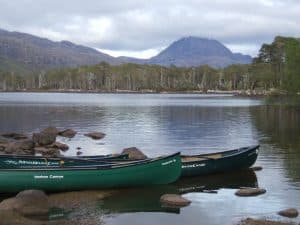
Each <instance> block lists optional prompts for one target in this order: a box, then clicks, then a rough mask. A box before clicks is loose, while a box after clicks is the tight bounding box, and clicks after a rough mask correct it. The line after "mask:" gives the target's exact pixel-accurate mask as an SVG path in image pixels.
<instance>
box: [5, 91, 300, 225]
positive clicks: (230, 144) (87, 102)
mask: <svg viewBox="0 0 300 225" xmlns="http://www.w3.org/2000/svg"><path fill="white" fill-rule="evenodd" d="M49 125H51V126H56V127H58V128H61V129H63V128H72V129H75V130H76V131H78V134H77V135H76V137H75V138H73V139H67V138H60V141H63V142H65V143H67V144H68V145H70V147H71V149H70V150H69V151H68V152H67V154H68V155H75V154H76V151H77V150H76V148H77V147H81V148H82V150H81V151H82V152H83V153H84V154H86V155H91V154H106V153H117V152H120V151H121V150H122V149H123V148H125V147H132V146H136V147H138V148H140V149H141V150H142V151H143V152H144V153H146V154H147V155H148V156H151V157H154V156H158V155H161V154H169V153H174V152H177V151H181V152H183V153H184V154H196V153H207V152H215V151H223V150H227V149H233V148H237V147H241V146H246V145H252V144H257V143H259V144H261V148H260V150H261V151H260V155H259V158H258V161H257V163H256V164H257V165H261V166H263V167H264V169H263V170H262V171H259V172H256V174H255V173H253V172H249V171H245V172H240V173H233V174H227V175H215V176H207V177H196V178H192V179H185V180H182V181H179V182H177V183H175V184H172V185H165V186H161V187H155V188H139V189H128V190H124V191H122V192H121V193H120V194H119V195H115V196H112V197H109V198H107V199H104V200H102V201H99V204H97V206H96V209H95V210H96V213H97V212H98V213H99V214H100V213H101V214H103V213H104V217H103V218H102V219H103V220H104V222H105V223H106V224H109V225H117V224H128V225H129V224H130V225H134V224H145V225H148V224H149V225H150V224H174V225H176V224H178V225H179V224H180V225H181V224H207V225H209V224H234V223H236V222H237V221H238V220H239V219H241V218H245V217H248V216H252V217H258V218H266V217H267V218H275V219H279V218H278V217H277V216H276V212H277V211H278V210H281V209H283V208H286V207H297V208H298V209H300V126H299V125H300V111H299V109H297V108H284V107H278V106H276V107H272V106H266V105H264V103H263V101H262V100H259V99H249V98H238V97H233V96H226V95H223V96H222V95H197V94H193V95H188V94H144V95H143V94H55V93H0V132H6V131H16V132H25V133H31V132H33V131H39V130H41V129H43V128H45V127H47V126H49ZM89 131H101V132H104V133H106V134H107V136H106V137H105V139H103V140H100V141H93V140H90V139H88V138H86V137H84V136H83V134H84V133H85V132H89ZM257 186H259V187H262V188H266V189H267V193H266V194H265V195H262V196H258V197H251V198H239V197H236V196H235V195H234V192H235V191H236V189H237V188H239V187H257ZM203 189H207V190H217V191H218V193H217V194H211V193H210V194H209V193H203V192H202V190H203ZM164 193H181V194H183V195H184V197H186V198H188V199H190V200H191V201H192V204H191V205H190V206H188V207H185V208H182V209H180V210H178V209H168V208H163V207H161V206H160V204H159V202H158V201H159V197H160V195H161V194H164ZM93 213H94V214H95V212H93ZM292 221H297V220H292ZM298 222H299V221H298Z"/></svg>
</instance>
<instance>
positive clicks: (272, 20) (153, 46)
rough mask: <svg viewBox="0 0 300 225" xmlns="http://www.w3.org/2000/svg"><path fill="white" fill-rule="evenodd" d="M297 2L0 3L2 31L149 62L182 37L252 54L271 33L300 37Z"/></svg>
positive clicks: (132, 0) (136, 0)
mask: <svg viewBox="0 0 300 225" xmlns="http://www.w3.org/2000/svg"><path fill="white" fill-rule="evenodd" d="M299 15H300V1H299V0H244V1H240V0H207V1H204V0H148V1H142V0H119V1H117V0H109V1H107V0H84V1H82V0H0V28H2V29H7V30H10V31H21V32H27V33H31V34H34V35H38V36H42V37H46V38H49V39H51V40H56V41H60V40H69V41H72V42H75V43H78V44H83V45H87V46H90V47H93V48H97V49H99V50H103V51H105V52H107V53H110V54H112V55H114V56H119V55H128V56H135V57H142V58H147V57H150V56H153V55H155V54H157V52H158V51H160V50H162V49H163V48H165V47H166V46H168V45H169V44H170V43H171V42H173V41H174V40H177V39H179V38H181V37H183V36H199V37H207V38H213V39H216V40H219V41H221V42H222V43H224V44H225V45H226V46H227V47H229V48H230V49H231V50H233V51H236V52H242V53H245V54H250V55H253V56H254V55H256V54H257V51H258V49H259V47H260V45H261V44H262V43H264V42H271V41H272V40H273V38H274V36H275V35H288V36H298V37H300V16H299Z"/></svg>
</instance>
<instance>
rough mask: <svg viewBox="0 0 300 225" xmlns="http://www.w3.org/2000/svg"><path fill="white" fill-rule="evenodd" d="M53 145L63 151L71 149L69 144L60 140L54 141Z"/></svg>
mask: <svg viewBox="0 0 300 225" xmlns="http://www.w3.org/2000/svg"><path fill="white" fill-rule="evenodd" d="M51 147H54V148H58V149H60V150H62V151H67V150H69V146H68V145H67V144H64V143H60V142H58V141H56V142H54V143H53V144H52V145H51Z"/></svg>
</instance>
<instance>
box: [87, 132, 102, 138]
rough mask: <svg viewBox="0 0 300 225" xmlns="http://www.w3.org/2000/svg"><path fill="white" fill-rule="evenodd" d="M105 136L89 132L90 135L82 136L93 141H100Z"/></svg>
mask: <svg viewBox="0 0 300 225" xmlns="http://www.w3.org/2000/svg"><path fill="white" fill-rule="evenodd" d="M105 135H106V134H104V133H101V132H91V133H87V134H85V135H84V136H87V137H90V138H92V139H94V140H100V139H102V138H104V137H105Z"/></svg>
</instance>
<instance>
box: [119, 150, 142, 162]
mask: <svg viewBox="0 0 300 225" xmlns="http://www.w3.org/2000/svg"><path fill="white" fill-rule="evenodd" d="M121 154H128V158H129V159H133V160H141V159H147V156H146V155H145V154H144V153H143V152H141V150H139V149H138V148H136V147H131V148H125V149H123V151H122V153H121Z"/></svg>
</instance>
